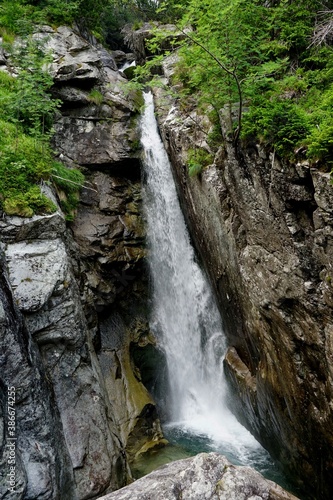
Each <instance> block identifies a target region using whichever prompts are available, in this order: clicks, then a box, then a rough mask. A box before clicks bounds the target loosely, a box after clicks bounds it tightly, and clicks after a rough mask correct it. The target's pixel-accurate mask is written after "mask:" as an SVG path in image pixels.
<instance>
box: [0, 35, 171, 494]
mask: <svg viewBox="0 0 333 500" xmlns="http://www.w3.org/2000/svg"><path fill="white" fill-rule="evenodd" d="M34 36H35V37H36V38H39V39H42V40H44V42H45V47H46V49H50V50H51V51H52V55H53V62H52V63H51V64H50V68H49V70H50V72H51V73H52V75H53V77H54V81H55V85H54V88H53V92H54V95H55V96H56V97H58V98H61V100H62V102H63V104H62V107H61V110H60V112H59V113H58V116H57V118H56V122H55V135H54V138H53V146H54V149H55V151H56V154H57V157H58V158H59V160H61V161H63V162H64V163H65V165H66V166H67V167H68V168H72V167H77V166H80V168H81V170H83V171H84V173H85V185H84V188H83V189H82V190H81V201H80V205H79V208H78V209H77V212H76V213H75V214H69V216H70V219H72V216H73V215H74V222H68V223H67V222H66V220H65V215H64V213H63V212H62V210H61V208H60V206H59V203H60V202H63V201H66V195H65V194H64V193H63V192H62V191H61V190H60V189H58V191H57V192H54V191H52V189H51V188H50V187H49V186H48V185H46V184H45V185H44V186H42V189H43V191H44V193H45V194H46V195H47V196H49V197H50V198H51V199H52V200H53V201H54V203H56V204H58V211H57V212H56V213H54V214H52V215H47V216H46V215H35V216H34V217H32V218H21V217H14V216H10V217H9V216H6V215H5V214H1V215H2V218H1V221H0V240H1V246H2V250H3V253H4V257H3V260H2V264H3V265H2V272H3V275H2V276H3V277H2V282H1V283H2V285H3V286H2V289H1V290H2V291H1V293H2V299H3V300H2V304H3V309H1V311H2V312H1V327H3V331H2V336H1V361H2V363H1V390H2V397H1V412H2V413H1V415H2V419H1V422H2V433H1V436H2V441H1V443H0V449H1V457H2V458H1V461H2V462H1V463H2V465H3V466H4V467H3V468H2V469H1V470H2V476H1V494H0V496H1V498H13V499H14V498H15V500H17V499H19V498H24V499H31V500H32V499H34V500H37V499H53V500H54V499H70V500H74V499H86V498H96V497H98V496H100V495H101V494H103V493H106V492H108V491H113V490H114V489H117V488H119V487H121V486H123V485H124V484H126V483H127V482H128V481H130V480H131V473H130V469H129V463H130V462H131V461H132V460H134V459H135V457H136V456H137V455H138V454H140V453H141V452H144V451H146V450H147V449H149V448H151V447H155V446H160V445H163V444H164V442H165V441H164V439H163V436H162V432H161V428H160V423H159V419H158V417H157V412H156V407H155V403H154V401H153V400H152V398H151V396H150V394H149V393H148V391H147V389H146V388H145V386H144V385H143V384H142V381H141V374H140V370H139V369H138V368H136V367H135V365H134V363H133V360H132V356H131V352H132V351H133V349H137V350H140V349H141V350H143V351H144V349H145V347H147V346H148V347H150V348H151V349H153V350H155V341H154V339H153V337H152V335H151V333H150V331H149V328H148V323H147V277H146V264H145V243H144V236H145V230H144V224H143V220H142V217H141V174H140V160H139V155H140V152H139V132H138V118H139V114H138V106H139V105H140V96H138V95H136V94H135V93H134V94H133V93H132V94H131V93H127V92H126V83H127V80H126V78H125V77H124V75H123V74H122V73H121V72H119V70H118V67H117V64H116V61H115V59H114V58H113V56H112V55H111V54H110V53H108V52H107V51H106V50H105V49H103V48H102V47H101V46H99V45H98V44H97V43H96V42H94V40H90V41H87V40H86V39H84V38H83V37H82V36H80V34H79V33H78V32H75V31H73V30H72V29H69V28H66V27H60V28H58V29H57V30H54V29H53V28H51V27H47V26H45V27H43V28H42V29H41V30H40V31H39V32H38V33H35V35H34ZM115 55H116V56H117V58H118V62H119V60H121V61H122V62H125V61H126V55H125V54H120V53H117V54H115ZM2 62H3V63H6V62H8V61H6V58H5V57H4V59H3V61H2ZM8 67H9V66H8ZM3 69H4V68H3ZM67 218H68V216H67ZM12 386H13V387H15V388H16V394H17V400H16V407H15V408H16V422H17V427H16V434H15V437H16V438H17V441H16V449H17V468H16V472H17V476H16V488H15V492H13V493H11V492H10V491H8V486H9V483H8V480H9V476H8V473H9V471H10V469H9V467H10V466H9V463H8V462H7V458H8V457H7V455H8V449H9V448H8V447H7V448H6V444H7V443H10V442H11V441H9V440H8V439H9V435H8V428H7V427H6V426H7V422H8V415H7V413H6V412H7V403H6V395H7V388H8V387H12Z"/></svg>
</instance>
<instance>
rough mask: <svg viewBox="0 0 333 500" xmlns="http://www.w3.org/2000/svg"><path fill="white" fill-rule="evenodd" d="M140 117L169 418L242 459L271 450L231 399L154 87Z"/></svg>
mask: <svg viewBox="0 0 333 500" xmlns="http://www.w3.org/2000/svg"><path fill="white" fill-rule="evenodd" d="M145 104H146V107H145V111H144V114H143V117H142V121H141V129H142V138H141V141H142V145H143V149H144V173H145V186H144V195H143V196H144V206H145V216H146V222H147V240H148V251H149V257H148V260H149V265H150V274H151V281H152V312H151V322H150V327H151V330H152V331H153V332H154V333H155V335H156V337H157V338H158V342H159V344H160V345H161V347H162V348H163V350H164V352H165V355H166V360H167V370H168V378H169V381H168V382H169V394H168V406H169V415H170V424H171V425H173V426H176V427H178V428H182V429H185V430H187V431H190V432H192V433H194V434H196V435H200V436H207V438H209V439H210V440H211V442H212V443H215V444H216V449H221V450H222V452H223V453H224V454H226V455H227V456H229V458H230V457H232V458H233V459H234V461H236V462H238V463H244V464H251V457H253V455H256V456H258V453H259V454H260V453H262V454H264V455H265V456H266V452H265V450H263V448H261V446H260V445H259V443H258V442H257V441H256V440H255V439H254V438H253V436H252V435H251V434H250V433H249V432H248V431H247V430H246V429H245V428H244V427H243V426H241V425H240V424H239V422H238V421H237V420H236V418H235V417H234V416H233V415H232V414H231V412H230V411H229V410H228V408H227V405H226V382H225V378H224V375H223V365H222V362H223V357H224V353H225V340H224V334H223V330H222V325H221V318H220V315H219V311H218V308H217V305H216V302H215V298H214V296H213V293H212V291H211V289H210V285H209V283H208V280H207V278H206V276H205V274H204V273H203V271H202V270H201V269H200V267H199V266H198V263H197V262H196V258H195V254H194V250H193V248H192V246H191V242H190V238H189V234H188V231H187V227H186V224H185V220H184V216H183V214H182V211H181V208H180V205H179V201H178V197H177V192H176V187H175V183H174V179H173V176H172V172H171V167H170V163H169V160H168V156H167V153H166V151H165V149H164V146H163V143H162V141H161V138H160V136H159V133H158V128H157V123H156V120H155V115H154V107H153V98H152V94H151V93H147V94H145Z"/></svg>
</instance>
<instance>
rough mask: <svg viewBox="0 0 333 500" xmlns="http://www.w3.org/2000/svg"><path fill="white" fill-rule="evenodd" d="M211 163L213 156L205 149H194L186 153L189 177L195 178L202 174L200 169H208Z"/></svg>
mask: <svg viewBox="0 0 333 500" xmlns="http://www.w3.org/2000/svg"><path fill="white" fill-rule="evenodd" d="M212 161H213V155H211V154H210V153H208V151H206V150H205V149H202V148H196V149H190V150H189V151H188V158H187V167H188V173H189V176H190V177H195V176H196V175H198V174H200V173H201V172H202V169H204V168H205V167H208V165H210V164H211V163H212Z"/></svg>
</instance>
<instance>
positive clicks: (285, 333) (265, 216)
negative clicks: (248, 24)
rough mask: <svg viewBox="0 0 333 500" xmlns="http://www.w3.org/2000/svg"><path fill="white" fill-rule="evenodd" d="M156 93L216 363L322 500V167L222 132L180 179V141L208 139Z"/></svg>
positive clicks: (274, 446) (326, 431) (330, 196)
mask: <svg viewBox="0 0 333 500" xmlns="http://www.w3.org/2000/svg"><path fill="white" fill-rule="evenodd" d="M172 63H173V61H172V60H171V62H170V64H167V65H166V74H167V75H169V76H170V74H172ZM155 98H156V101H157V107H158V110H159V123H160V129H161V133H162V137H163V140H164V143H165V146H166V148H167V151H168V153H169V156H170V158H171V160H172V164H173V167H174V175H175V177H176V180H177V185H178V189H179V194H180V198H181V202H182V204H183V208H184V211H185V214H186V218H187V221H188V224H189V226H190V229H191V233H192V237H193V239H194V241H195V243H196V246H197V249H198V250H199V253H200V255H201V257H202V260H203V263H204V265H205V267H206V269H207V272H208V274H209V276H210V278H211V281H212V283H213V285H214V287H215V290H216V293H217V296H218V299H219V304H220V308H221V312H222V314H223V318H224V323H225V325H224V326H225V330H226V333H227V336H228V342H229V345H230V347H231V348H232V349H231V351H229V353H228V355H227V357H226V361H225V368H226V373H227V377H228V379H229V381H230V383H231V387H232V388H233V391H234V394H233V395H232V397H231V402H232V406H233V407H234V409H235V410H236V411H237V413H238V414H239V416H240V418H241V419H242V421H243V423H244V424H245V425H247V426H248V427H249V428H250V429H251V430H252V432H254V433H255V435H256V436H257V437H258V439H259V440H260V441H261V442H262V443H263V444H264V445H265V447H267V449H268V450H269V451H270V452H271V453H272V454H273V456H275V457H276V458H277V459H278V460H280V461H281V462H282V463H283V464H284V467H285V470H286V471H287V472H288V473H289V474H290V475H291V476H292V478H293V479H294V480H295V479H297V480H299V482H300V483H301V484H303V487H304V489H305V490H306V494H309V495H310V496H311V495H312V498H330V497H331V494H332V491H333V483H332V477H333V476H332V463H333V460H332V459H333V438H332V434H331V431H330V429H331V428H332V424H333V412H332V408H331V403H330V401H331V399H332V391H333V379H332V354H333V353H332V342H331V338H332V332H333V322H332V318H333V310H332V306H333V302H332V298H333V288H332V280H331V275H332V267H331V266H332V264H331V263H332V257H333V255H332V252H333V249H332V238H333V227H332V226H333V218H332V207H333V190H332V185H331V184H330V179H329V175H328V174H326V173H323V172H320V171H319V170H316V169H314V168H312V167H310V166H309V164H308V163H307V162H306V161H304V160H302V159H300V161H299V162H298V163H296V164H290V163H283V162H281V160H280V159H279V158H277V157H276V156H275V155H274V154H273V153H269V152H267V151H265V150H264V149H262V147H261V146H260V145H258V144H254V145H252V146H250V145H247V147H245V145H244V146H243V147H242V148H241V149H239V151H238V153H237V154H236V152H235V150H234V148H233V145H232V143H231V142H230V140H229V138H228V136H227V135H225V137H224V140H223V141H222V144H221V147H220V148H219V150H218V153H217V154H216V156H215V160H214V162H213V164H212V165H211V166H209V167H207V168H206V169H204V170H203V171H202V172H201V174H199V175H198V176H196V177H192V178H190V177H189V176H188V167H187V165H186V162H187V156H188V150H189V149H190V148H193V147H200V148H203V149H205V150H206V151H209V149H210V148H209V146H208V144H207V141H206V138H207V134H205V133H204V131H206V132H209V123H207V118H206V117H198V116H196V110H195V107H193V109H190V108H189V109H188V110H187V114H186V115H184V114H182V112H181V111H180V109H179V104H178V103H177V102H176V101H174V100H172V99H171V98H168V97H167V96H166V95H165V94H164V93H163V91H162V90H158V89H156V91H155ZM189 115H192V118H191V116H189ZM197 120H200V123H201V126H202V128H203V131H200V130H198V128H197V127H196V126H195V121H197Z"/></svg>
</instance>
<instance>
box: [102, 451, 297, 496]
mask: <svg viewBox="0 0 333 500" xmlns="http://www.w3.org/2000/svg"><path fill="white" fill-rule="evenodd" d="M181 498H183V499H191V500H203V499H205V500H210V499H212V500H213V499H214V500H297V497H295V496H294V495H292V494H291V493H288V492H287V491H285V490H284V489H282V488H281V487H280V486H278V485H277V484H275V483H273V482H272V481H269V480H267V479H265V478H264V477H263V476H262V475H261V474H259V472H256V471H255V470H254V469H251V468H250V467H238V466H235V465H232V464H231V463H230V462H229V461H228V460H227V459H226V458H225V457H223V456H222V455H219V454H218V453H200V454H199V455H196V456H195V457H191V458H186V459H184V460H177V461H176V462H171V463H170V464H167V465H164V466H162V467H160V468H159V469H157V470H155V471H154V472H151V473H150V474H148V475H147V476H145V477H143V478H141V479H138V480H137V481H135V482H134V483H132V484H130V485H129V486H126V487H125V488H122V489H121V490H118V491H115V492H114V493H110V494H109V495H106V496H104V497H101V499H100V500H156V499H158V500H179V499H181Z"/></svg>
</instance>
